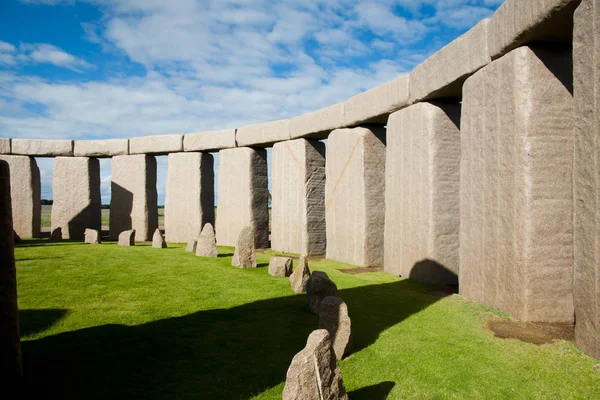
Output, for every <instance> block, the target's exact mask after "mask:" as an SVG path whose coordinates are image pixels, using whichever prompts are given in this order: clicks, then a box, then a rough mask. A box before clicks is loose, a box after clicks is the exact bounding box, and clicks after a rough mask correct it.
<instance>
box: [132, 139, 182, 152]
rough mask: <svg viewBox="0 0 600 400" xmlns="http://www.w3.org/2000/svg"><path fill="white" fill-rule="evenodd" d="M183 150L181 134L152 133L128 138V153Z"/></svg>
mask: <svg viewBox="0 0 600 400" xmlns="http://www.w3.org/2000/svg"><path fill="white" fill-rule="evenodd" d="M179 151H183V135H178V134H175V135H153V136H142V137H134V138H131V139H129V154H155V155H163V154H169V153H177V152H179Z"/></svg>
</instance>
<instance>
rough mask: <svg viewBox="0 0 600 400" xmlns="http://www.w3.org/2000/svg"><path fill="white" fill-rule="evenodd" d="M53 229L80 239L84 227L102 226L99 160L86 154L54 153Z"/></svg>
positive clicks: (71, 237)
mask: <svg viewBox="0 0 600 400" xmlns="http://www.w3.org/2000/svg"><path fill="white" fill-rule="evenodd" d="M52 194H53V197H54V203H53V205H52V216H51V221H52V228H51V229H52V230H54V229H55V228H61V229H62V236H63V239H76V240H81V239H83V238H84V236H85V230H86V229H87V228H92V229H101V226H102V200H101V197H100V162H99V161H98V160H97V159H95V158H88V157H56V158H55V159H54V171H53V173H52Z"/></svg>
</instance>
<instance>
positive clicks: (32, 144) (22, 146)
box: [11, 139, 73, 157]
mask: <svg viewBox="0 0 600 400" xmlns="http://www.w3.org/2000/svg"><path fill="white" fill-rule="evenodd" d="M11 153H12V154H19V155H24V156H36V157H58V156H72V155H73V141H72V140H47V139H12V141H11Z"/></svg>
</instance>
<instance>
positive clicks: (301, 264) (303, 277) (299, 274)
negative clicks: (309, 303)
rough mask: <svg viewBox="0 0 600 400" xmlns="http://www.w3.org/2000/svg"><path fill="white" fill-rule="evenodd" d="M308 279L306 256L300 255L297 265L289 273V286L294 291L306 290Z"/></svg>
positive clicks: (301, 291)
mask: <svg viewBox="0 0 600 400" xmlns="http://www.w3.org/2000/svg"><path fill="white" fill-rule="evenodd" d="M309 279H310V269H309V268H308V262H307V261H306V257H304V256H300V260H298V266H297V267H296V269H295V270H294V272H292V274H291V275H290V286H291V287H292V290H293V291H294V292H295V293H304V292H306V286H307V285H308V281H309Z"/></svg>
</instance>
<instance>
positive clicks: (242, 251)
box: [231, 226, 256, 268]
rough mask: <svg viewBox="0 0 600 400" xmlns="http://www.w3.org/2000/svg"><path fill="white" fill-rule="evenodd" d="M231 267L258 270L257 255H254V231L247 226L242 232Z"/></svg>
mask: <svg viewBox="0 0 600 400" xmlns="http://www.w3.org/2000/svg"><path fill="white" fill-rule="evenodd" d="M231 265H233V266H234V267H239V268H256V254H255V253H254V231H253V230H252V228H251V227H249V226H246V227H244V229H242V232H240V237H239V239H238V242H237V246H235V252H234V253H233V259H232V260H231Z"/></svg>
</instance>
